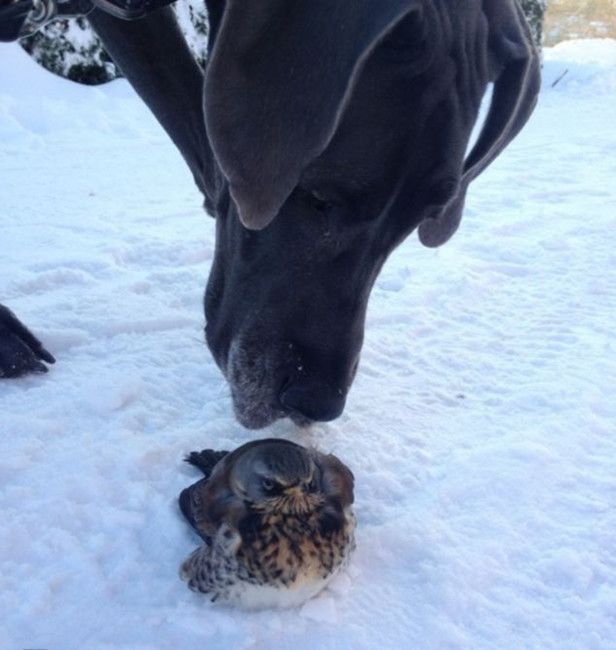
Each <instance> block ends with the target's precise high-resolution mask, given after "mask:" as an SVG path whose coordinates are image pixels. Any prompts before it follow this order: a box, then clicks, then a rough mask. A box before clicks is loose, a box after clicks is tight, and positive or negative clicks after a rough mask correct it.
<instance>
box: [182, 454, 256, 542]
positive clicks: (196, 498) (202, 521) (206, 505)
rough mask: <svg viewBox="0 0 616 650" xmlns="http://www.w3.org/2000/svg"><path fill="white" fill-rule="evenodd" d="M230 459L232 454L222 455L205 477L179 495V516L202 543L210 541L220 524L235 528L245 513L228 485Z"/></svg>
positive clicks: (242, 504) (243, 507) (241, 502)
mask: <svg viewBox="0 0 616 650" xmlns="http://www.w3.org/2000/svg"><path fill="white" fill-rule="evenodd" d="M232 457H233V454H226V455H225V456H224V457H223V458H221V459H220V461H219V462H217V463H216V464H215V465H214V467H213V469H212V470H211V474H210V476H209V477H208V478H202V479H201V480H200V481H197V482H196V483H194V484H193V485H191V486H190V487H188V488H186V489H185V490H182V492H181V494H180V498H179V503H180V510H181V511H182V514H183V515H184V516H185V517H186V519H187V521H188V523H189V524H190V525H191V526H192V527H193V528H194V530H195V531H196V532H197V533H198V534H199V535H200V537H201V538H202V539H203V540H205V541H206V542H209V541H211V538H212V537H214V535H215V534H216V532H217V531H218V530H219V528H220V526H221V525H222V524H223V523H227V524H229V526H231V527H232V528H233V527H235V528H237V524H238V522H239V520H240V519H241V518H242V517H243V515H244V514H245V510H246V507H245V505H244V502H243V501H242V500H241V499H240V498H238V497H237V496H236V495H235V494H234V493H233V492H232V491H231V489H230V486H229V470H230V467H231V465H232V462H233V458H232ZM189 458H190V457H189ZM193 464H196V463H193ZM201 469H202V470H203V468H201Z"/></svg>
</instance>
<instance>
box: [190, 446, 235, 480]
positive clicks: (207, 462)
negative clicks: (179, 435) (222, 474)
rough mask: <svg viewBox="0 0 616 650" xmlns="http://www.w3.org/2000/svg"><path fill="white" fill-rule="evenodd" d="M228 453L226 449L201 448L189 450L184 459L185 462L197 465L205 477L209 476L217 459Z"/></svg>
mask: <svg viewBox="0 0 616 650" xmlns="http://www.w3.org/2000/svg"><path fill="white" fill-rule="evenodd" d="M228 453H229V452H228V451H214V450H213V449H203V450H202V451H191V452H190V454H188V456H186V458H185V459H184V460H185V461H186V462H187V463H190V464H191V465H194V466H195V467H198V468H199V469H200V470H201V471H202V472H203V474H204V475H205V478H209V477H210V474H211V473H212V470H213V469H214V467H215V466H216V464H217V463H218V461H219V460H221V459H222V458H224V457H225V456H226V455H227V454H228Z"/></svg>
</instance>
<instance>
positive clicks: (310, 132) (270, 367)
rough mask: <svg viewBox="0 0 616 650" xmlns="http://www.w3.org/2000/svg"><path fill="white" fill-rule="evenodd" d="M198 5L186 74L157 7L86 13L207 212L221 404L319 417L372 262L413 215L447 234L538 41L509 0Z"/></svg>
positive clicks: (248, 417) (251, 418)
mask: <svg viewBox="0 0 616 650" xmlns="http://www.w3.org/2000/svg"><path fill="white" fill-rule="evenodd" d="M207 5H208V10H209V18H210V41H209V59H208V65H207V69H206V71H205V74H204V73H203V71H202V70H201V69H200V68H199V66H198V65H197V64H196V63H195V61H194V59H193V57H192V56H191V54H190V52H189V50H188V48H187V46H186V43H185V41H184V38H183V37H182V35H181V33H180V32H179V30H178V28H177V25H176V23H175V21H174V18H173V15H172V12H171V10H170V9H163V10H159V11H157V12H155V13H153V14H151V15H150V16H148V17H146V18H144V19H142V20H139V21H136V22H134V23H128V22H122V21H120V20H118V19H115V18H112V17H110V16H109V15H106V14H104V13H101V12H100V11H98V10H97V11H95V12H93V13H92V14H90V20H91V23H92V25H93V26H94V28H95V30H96V31H97V32H98V34H99V35H100V36H101V38H102V39H103V41H104V42H105V45H106V46H107V49H108V50H109V52H110V54H111V55H112V57H113V58H114V60H115V61H116V62H117V63H118V65H119V66H120V68H121V69H122V71H123V72H124V74H125V75H126V77H127V78H128V79H129V80H130V82H131V83H132V85H133V86H134V87H135V89H136V90H137V92H138V93H139V94H140V95H141V97H142V98H143V99H144V100H145V102H146V103H147V104H148V106H149V107H150V108H151V110H152V111H153V112H154V114H155V115H156V117H157V118H158V120H159V121H160V123H161V124H162V125H163V127H164V128H165V129H166V130H167V132H168V134H169V136H170V137H171V138H172V139H173V141H174V143H175V144H176V145H177V147H178V148H179V149H180V151H181V153H182V155H183V156H184V158H185V160H186V162H187V163H188V165H189V166H190V168H191V170H192V172H193V175H194V178H195V180H196V182H197V184H198V186H199V188H200V189H201V190H202V191H203V194H204V196H205V202H206V207H207V208H208V210H209V211H210V212H211V213H212V214H214V215H215V216H216V219H217V224H216V254H215V259H214V264H213V267H212V270H211V275H210V278H209V282H208V286H207V290H206V294H205V313H206V320H207V326H206V338H207V342H208V345H209V347H210V349H211V351H212V354H213V355H214V358H215V360H216V362H217V364H218V365H219V367H220V368H221V370H222V372H223V373H224V374H225V376H226V378H227V380H228V381H229V384H230V386H231V391H232V395H233V402H234V407H235V411H236V415H237V417H238V419H239V420H240V422H241V423H242V424H244V425H245V426H248V427H262V426H265V425H267V424H269V423H271V422H272V421H273V420H275V419H277V418H280V417H285V416H289V417H291V418H293V419H294V420H295V421H297V422H306V421H310V420H330V419H332V418H335V417H337V416H338V415H339V414H340V413H341V412H342V410H343V408H344V403H345V399H346V394H347V391H348V389H349V386H350V385H351V382H352V380H353V377H354V374H355V371H356V368H357V363H358V358H359V353H360V349H361V346H362V339H363V329H364V318H365V312H366V305H367V301H368V296H369V293H370V290H371V287H372V285H373V283H374V280H375V278H376V276H377V274H378V272H379V270H380V268H381V266H382V265H383V262H384V261H385V259H386V258H387V256H388V254H389V253H390V252H391V251H392V250H393V249H394V247H395V246H396V245H397V244H399V243H400V242H401V241H402V240H403V239H404V238H405V237H407V236H408V235H409V234H410V233H411V232H412V231H413V230H414V229H415V228H417V227H418V231H419V238H420V240H421V242H422V243H423V244H425V245H427V246H438V245H440V244H442V243H444V242H445V241H447V240H448V239H449V237H451V235H452V234H453V233H454V232H455V230H456V228H457V227H458V224H459V222H460V218H461V214H462V209H463V205H464V199H465V195H466V191H467V188H468V185H469V183H470V182H471V181H472V180H473V179H474V178H475V177H476V176H477V175H478V174H480V173H481V172H482V171H483V170H484V169H485V168H486V167H487V166H488V165H489V164H490V163H491V162H492V161H493V160H494V158H496V156H497V155H498V154H500V152H501V151H502V150H503V149H504V148H505V146H506V145H507V144H508V143H509V142H510V141H511V140H512V138H513V137H514V136H515V135H516V134H517V133H518V132H519V130H520V129H521V128H522V126H523V125H524V124H525V122H526V120H527V119H528V117H529V115H530V113H531V112H532V110H533V107H534V105H535V101H536V97H537V93H538V88H539V63H538V58H537V54H536V52H535V50H534V48H533V45H532V41H531V37H530V34H529V30H528V27H527V25H526V21H525V19H524V16H523V14H522V12H521V10H520V8H519V6H518V3H517V0H456V1H455V2H452V1H451V0H429V1H428V0H425V1H423V0H303V1H302V0H250V1H249V2H246V1H245V0H226V2H225V0H208V2H207ZM490 82H494V91H493V96H492V104H491V108H490V110H489V113H488V117H487V119H486V122H485V124H484V126H483V129H482V131H481V133H480V136H479V139H478V141H477V143H476V144H475V146H474V148H473V149H472V150H471V152H470V153H469V155H468V156H467V157H466V159H465V151H466V148H467V144H468V142H469V138H470V134H471V131H472V128H473V125H474V124H475V121H476V119H477V115H478V110H479V106H480V102H481V99H482V97H483V94H484V92H485V90H486V88H487V85H488V84H489V83H490ZM5 316H6V314H4V313H3V312H1V311H0V337H3V342H2V344H1V345H0V363H1V369H0V374H2V372H3V371H4V374H5V375H9V374H12V375H19V374H21V373H23V372H27V371H30V370H36V369H40V366H41V365H42V364H41V363H40V357H41V356H42V355H41V350H42V351H43V353H45V350H44V349H43V348H40V347H38V348H37V346H36V345H34V347H32V346H29V341H28V337H27V336H26V337H25V338H24V337H23V336H20V328H19V326H17V327H16V326H15V324H16V323H17V325H19V322H18V321H16V320H13V321H11V319H10V318H8V317H6V318H5ZM3 318H4V325H2V319H3ZM37 357H38V358H37ZM42 358H43V359H45V360H47V361H49V357H47V358H45V356H42Z"/></svg>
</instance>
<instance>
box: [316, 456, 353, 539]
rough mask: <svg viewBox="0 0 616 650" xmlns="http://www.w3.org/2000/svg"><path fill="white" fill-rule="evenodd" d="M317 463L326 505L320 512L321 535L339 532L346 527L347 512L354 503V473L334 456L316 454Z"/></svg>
mask: <svg viewBox="0 0 616 650" xmlns="http://www.w3.org/2000/svg"><path fill="white" fill-rule="evenodd" d="M314 459H315V463H316V464H317V466H318V468H319V470H320V471H321V490H322V494H323V497H324V504H323V506H322V508H321V510H320V515H319V521H320V528H321V533H322V534H323V535H326V536H327V535H328V534H330V533H334V532H337V531H339V530H340V529H341V527H342V526H343V525H344V522H345V518H346V514H345V510H346V509H347V508H348V507H349V506H350V505H351V504H352V503H353V498H354V497H353V486H354V483H355V478H354V476H353V472H351V470H350V469H349V468H348V467H347V466H346V465H345V464H344V463H343V462H342V461H341V460H340V459H339V458H337V457H336V456H334V455H333V454H327V455H326V454H321V453H320V452H314Z"/></svg>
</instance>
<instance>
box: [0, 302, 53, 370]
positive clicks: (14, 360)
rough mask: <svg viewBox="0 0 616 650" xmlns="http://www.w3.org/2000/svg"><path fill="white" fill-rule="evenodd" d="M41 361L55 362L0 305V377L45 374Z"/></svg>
mask: <svg viewBox="0 0 616 650" xmlns="http://www.w3.org/2000/svg"><path fill="white" fill-rule="evenodd" d="M43 361H46V362H47V363H55V362H56V360H55V359H54V357H53V356H52V355H51V354H50V353H49V352H48V351H47V350H46V349H45V348H44V347H43V344H42V343H41V342H40V341H39V340H38V339H37V338H36V336H34V334H32V332H31V331H30V330H29V329H28V328H27V327H26V326H25V325H23V324H22V323H21V322H20V321H19V320H18V319H17V317H16V316H15V314H14V313H13V312H12V311H11V310H10V309H8V308H7V307H5V306H4V305H0V377H20V376H21V375H24V374H26V373H28V372H47V366H46V365H45V364H44V363H43Z"/></svg>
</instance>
